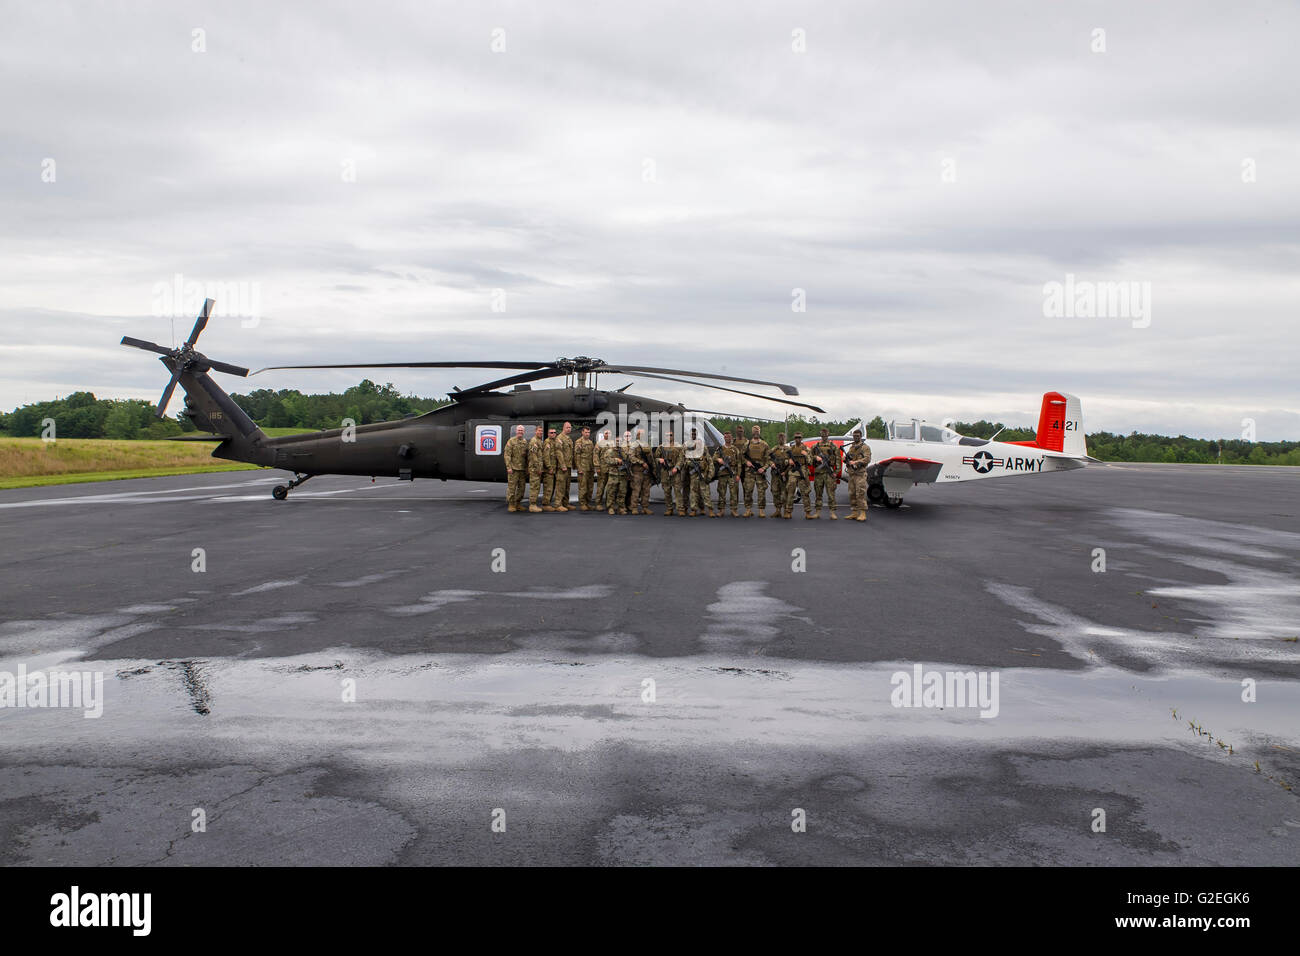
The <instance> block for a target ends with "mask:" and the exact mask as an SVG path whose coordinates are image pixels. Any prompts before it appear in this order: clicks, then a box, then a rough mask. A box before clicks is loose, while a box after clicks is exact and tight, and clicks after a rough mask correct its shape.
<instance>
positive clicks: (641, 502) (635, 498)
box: [628, 428, 655, 515]
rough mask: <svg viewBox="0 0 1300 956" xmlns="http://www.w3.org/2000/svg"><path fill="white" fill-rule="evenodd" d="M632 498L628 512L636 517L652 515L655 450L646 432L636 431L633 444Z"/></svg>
mask: <svg viewBox="0 0 1300 956" xmlns="http://www.w3.org/2000/svg"><path fill="white" fill-rule="evenodd" d="M632 462H633V464H632V496H631V500H630V501H629V503H628V510H629V511H631V512H632V514H634V515H648V514H649V513H650V486H651V485H653V484H654V478H655V475H654V465H655V462H654V449H653V448H651V447H650V444H649V442H647V441H646V440H645V432H644V431H642V430H641V429H640V428H638V429H637V430H636V438H635V439H634V440H633V442H632Z"/></svg>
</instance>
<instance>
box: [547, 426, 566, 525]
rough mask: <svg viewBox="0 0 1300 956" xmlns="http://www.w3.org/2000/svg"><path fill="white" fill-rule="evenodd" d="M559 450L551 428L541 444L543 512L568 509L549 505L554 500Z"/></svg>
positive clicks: (553, 430)
mask: <svg viewBox="0 0 1300 956" xmlns="http://www.w3.org/2000/svg"><path fill="white" fill-rule="evenodd" d="M558 456H559V449H558V448H557V447H556V443H555V429H554V428H552V429H551V430H550V432H549V433H548V434H547V436H546V441H544V442H543V443H542V510H543V511H562V510H568V509H561V508H556V507H555V505H553V504H551V501H552V500H553V499H554V498H555V469H556V461H557V460H558Z"/></svg>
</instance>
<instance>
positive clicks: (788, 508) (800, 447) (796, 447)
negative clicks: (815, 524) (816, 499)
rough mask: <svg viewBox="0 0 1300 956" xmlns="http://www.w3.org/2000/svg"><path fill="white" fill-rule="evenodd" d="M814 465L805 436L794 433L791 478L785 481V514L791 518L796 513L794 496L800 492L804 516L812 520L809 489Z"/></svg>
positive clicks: (810, 492)
mask: <svg viewBox="0 0 1300 956" xmlns="http://www.w3.org/2000/svg"><path fill="white" fill-rule="evenodd" d="M811 464H812V454H811V453H810V452H809V450H808V446H807V445H805V444H804V443H803V435H802V434H801V433H800V432H795V433H794V442H793V443H792V444H791V445H790V477H789V478H787V479H786V481H785V513H784V514H783V515H782V517H785V518H789V517H790V516H791V512H793V511H794V496H795V493H796V492H798V493H799V494H800V495H802V496H803V516H804V517H805V518H808V519H809V520H811V519H812V513H811V505H812V489H810V488H809V487H808V468H809V466H810V465H811Z"/></svg>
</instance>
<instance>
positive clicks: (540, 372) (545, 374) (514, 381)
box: [456, 367, 570, 395]
mask: <svg viewBox="0 0 1300 956" xmlns="http://www.w3.org/2000/svg"><path fill="white" fill-rule="evenodd" d="M568 374H570V373H569V372H567V371H565V370H564V369H560V368H555V367H551V368H539V369H537V370H536V371H533V372H523V373H522V374H520V375H511V376H510V377H509V378H499V379H497V380H496V381H494V382H484V383H483V384H482V385H475V386H473V387H472V388H462V389H461V390H460V391H458V392H457V393H456V394H457V395H477V394H479V393H481V392H490V391H492V389H494V388H504V387H505V386H506V385H520V384H522V383H524V382H536V381H538V380H540V379H543V378H559V377H560V376H561V375H568Z"/></svg>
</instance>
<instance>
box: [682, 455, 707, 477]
mask: <svg viewBox="0 0 1300 956" xmlns="http://www.w3.org/2000/svg"><path fill="white" fill-rule="evenodd" d="M686 467H687V468H689V469H690V470H691V474H693V475H694V476H695V477H696V478H698V479H700V481H703V480H704V472H702V471H700V460H699V459H698V458H687V459H686Z"/></svg>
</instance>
